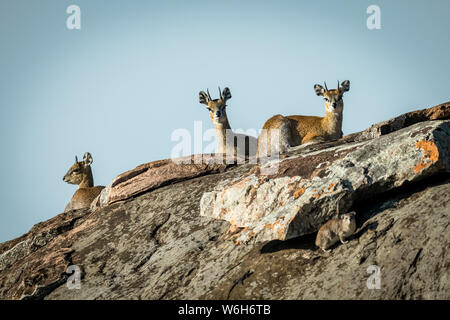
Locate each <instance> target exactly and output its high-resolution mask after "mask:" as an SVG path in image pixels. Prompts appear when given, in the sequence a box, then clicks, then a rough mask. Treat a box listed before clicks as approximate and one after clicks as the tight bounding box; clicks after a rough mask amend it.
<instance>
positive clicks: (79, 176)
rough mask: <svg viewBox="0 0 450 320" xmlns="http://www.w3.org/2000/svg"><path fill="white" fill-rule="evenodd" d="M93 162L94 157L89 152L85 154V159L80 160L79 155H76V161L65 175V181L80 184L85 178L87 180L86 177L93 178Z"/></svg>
mask: <svg viewBox="0 0 450 320" xmlns="http://www.w3.org/2000/svg"><path fill="white" fill-rule="evenodd" d="M92 162H93V159H92V156H91V154H90V153H89V152H86V153H85V154H84V157H83V161H78V158H77V156H75V163H74V164H73V165H72V166H71V167H70V168H69V170H68V171H67V173H66V175H65V176H64V177H63V180H64V182H67V183H69V184H80V183H81V182H82V181H83V180H84V181H86V179H90V178H92V170H91V164H92Z"/></svg>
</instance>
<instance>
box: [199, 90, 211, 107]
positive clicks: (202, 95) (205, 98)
mask: <svg viewBox="0 0 450 320" xmlns="http://www.w3.org/2000/svg"><path fill="white" fill-rule="evenodd" d="M199 98H200V103H202V104H206V105H208V102H209V97H208V95H207V94H206V93H205V91H200V93H199Z"/></svg>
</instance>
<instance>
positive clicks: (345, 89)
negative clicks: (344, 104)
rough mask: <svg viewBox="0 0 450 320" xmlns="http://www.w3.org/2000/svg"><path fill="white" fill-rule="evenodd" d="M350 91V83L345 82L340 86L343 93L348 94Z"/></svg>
mask: <svg viewBox="0 0 450 320" xmlns="http://www.w3.org/2000/svg"><path fill="white" fill-rule="evenodd" d="M348 90H350V81H348V80H345V81H343V82H342V83H341V85H340V86H339V91H340V92H342V93H343V92H347V91H348Z"/></svg>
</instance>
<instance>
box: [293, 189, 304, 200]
mask: <svg viewBox="0 0 450 320" xmlns="http://www.w3.org/2000/svg"><path fill="white" fill-rule="evenodd" d="M304 193H305V187H302V188H300V189H298V190H297V191H295V192H294V199H298V198H299V197H300V196H301V195H302V194H304Z"/></svg>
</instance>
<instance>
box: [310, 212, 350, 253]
mask: <svg viewBox="0 0 450 320" xmlns="http://www.w3.org/2000/svg"><path fill="white" fill-rule="evenodd" d="M355 229H356V223H355V212H354V211H352V212H350V213H346V214H343V215H341V216H340V217H339V218H336V219H331V220H329V221H327V222H326V223H325V224H324V225H323V226H322V227H320V229H319V232H317V237H316V242H315V243H316V246H318V247H319V248H321V249H322V250H324V251H325V252H329V251H330V250H328V249H329V248H330V247H331V246H332V245H333V244H335V243H336V242H337V241H338V240H340V241H341V242H342V243H347V241H345V238H348V237H350V236H351V235H352V234H353V233H354V232H355Z"/></svg>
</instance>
